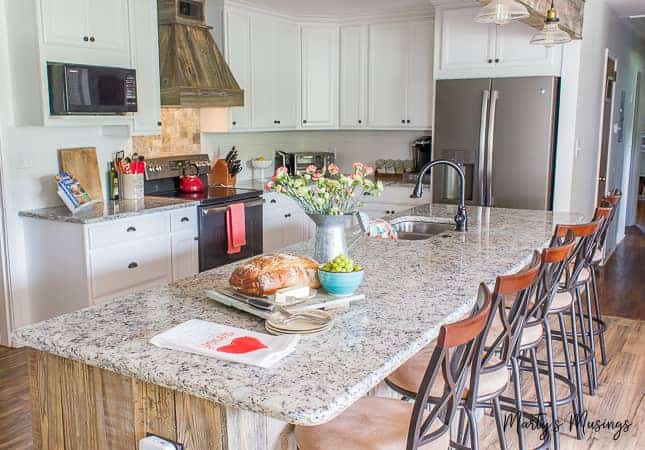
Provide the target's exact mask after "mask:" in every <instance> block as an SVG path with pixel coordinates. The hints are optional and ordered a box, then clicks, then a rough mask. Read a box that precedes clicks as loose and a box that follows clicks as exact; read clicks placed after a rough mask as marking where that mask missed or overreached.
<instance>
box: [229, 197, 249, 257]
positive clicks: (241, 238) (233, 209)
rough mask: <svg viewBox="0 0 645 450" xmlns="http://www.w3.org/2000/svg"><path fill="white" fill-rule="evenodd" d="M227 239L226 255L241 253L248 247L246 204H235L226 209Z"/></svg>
mask: <svg viewBox="0 0 645 450" xmlns="http://www.w3.org/2000/svg"><path fill="white" fill-rule="evenodd" d="M226 237H227V239H228V248H227V250H226V253H228V254H229V255H233V254H235V253H240V252H241V251H242V247H244V246H245V245H246V217H245V215H244V203H234V204H232V205H230V206H229V207H228V208H226Z"/></svg>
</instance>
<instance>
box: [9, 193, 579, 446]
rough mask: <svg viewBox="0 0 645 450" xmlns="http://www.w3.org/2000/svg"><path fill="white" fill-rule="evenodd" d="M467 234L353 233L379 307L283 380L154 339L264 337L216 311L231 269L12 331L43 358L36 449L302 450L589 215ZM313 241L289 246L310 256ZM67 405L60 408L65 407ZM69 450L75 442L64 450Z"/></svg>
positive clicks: (36, 372)
mask: <svg viewBox="0 0 645 450" xmlns="http://www.w3.org/2000/svg"><path fill="white" fill-rule="evenodd" d="M468 212H469V217H470V222H469V225H470V228H469V231H468V232H466V233H457V232H454V231H449V232H445V233H442V234H440V235H437V236H433V237H431V238H429V239H427V240H422V241H385V240H379V239H367V238H365V237H363V236H362V235H358V234H353V235H352V236H350V238H349V240H350V256H351V257H352V258H353V259H355V260H356V261H357V262H358V263H360V264H361V265H362V266H363V267H364V268H365V281H364V284H363V286H362V288H361V291H362V292H363V293H365V294H366V296H367V299H366V300H365V301H364V302H362V303H358V304H355V305H354V306H352V308H351V309H350V310H348V311H346V312H343V313H340V314H338V315H337V317H336V320H335V324H334V327H333V328H332V329H331V330H329V331H327V332H325V333H321V334H318V335H312V336H303V337H302V339H301V340H300V342H299V344H298V347H297V349H296V351H295V353H293V354H292V355H290V356H289V357H287V358H286V359H284V360H283V361H281V362H280V363H278V364H277V365H276V366H275V367H273V368H271V369H268V370H267V369H261V368H257V367H251V366H244V365H239V364H233V363H227V362H223V361H219V360H216V359H209V358H206V357H202V356H198V355H193V354H187V353H180V352H176V351H170V350H164V349H161V348H157V347H155V346H153V345H151V344H150V343H149V342H148V341H149V339H150V338H151V337H152V336H154V335H156V334H158V333H160V332H162V331H164V330H167V329H169V328H171V327H173V326H175V325H177V324H179V323H182V322H185V321H187V320H190V319H195V318H199V319H204V320H209V321H212V322H216V323H220V324H224V325H230V326H236V327H240V328H245V329H249V330H255V331H262V330H263V324H262V323H261V322H260V321H259V320H258V319H255V318H253V317H251V316H248V315H246V314H243V313H240V312H237V311H235V310H231V309H228V308H225V307H223V306H220V305H218V304H215V303H214V302H212V301H210V300H209V299H208V298H207V297H206V295H205V290H207V289H212V288H221V287H225V286H226V285H227V284H228V277H229V275H230V273H231V271H232V270H233V266H225V267H221V268H218V269H215V270H212V271H209V272H205V273H202V274H200V275H197V276H195V277H192V278H188V279H184V280H181V281H179V282H176V283H173V284H170V285H166V286H163V287H160V288H154V289H150V290H143V291H139V292H136V293H134V294H131V295H128V296H125V297H123V298H119V299H116V300H113V301H110V302H108V303H105V304H101V305H97V306H94V307H91V308H87V309H84V310H82V311H78V312H76V313H72V314H67V315H64V316H60V317H57V318H54V319H51V320H48V321H45V322H42V323H39V324H36V325H33V326H29V327H26V328H22V329H20V330H17V331H16V332H15V333H14V334H13V342H14V345H16V346H27V347H31V348H33V349H34V350H35V351H33V352H32V356H31V369H30V373H31V384H32V392H33V408H34V425H35V436H36V448H53V447H56V448H64V449H72V448H83V449H86V450H87V449H91V448H109V449H121V448H124V449H125V448H129V449H132V448H133V447H134V443H135V442H136V441H137V440H138V439H140V438H141V437H143V436H144V435H145V433H147V432H151V433H154V434H157V435H161V436H162V437H166V438H170V439H172V440H177V441H179V442H181V443H183V444H186V449H187V450H197V449H204V450H205V449H220V448H221V449H229V450H238V449H258V450H260V449H263V450H266V449H278V448H295V447H294V446H293V445H294V444H293V442H291V441H290V439H289V436H288V434H289V425H288V424H302V425H315V424H320V423H324V422H326V421H329V420H331V419H332V418H334V417H335V416H337V415H338V414H340V413H341V412H342V411H343V410H345V409H346V408H347V407H349V406H350V405H351V404H352V403H353V402H355V401H356V400H357V399H359V398H360V397H361V396H364V395H366V394H367V393H369V392H370V391H371V390H373V389H374V388H375V387H376V386H377V385H378V384H379V383H380V382H381V381H382V380H383V379H384V378H385V377H386V376H387V375H388V374H390V373H391V372H392V371H393V370H395V369H396V368H398V367H399V366H400V365H401V364H402V363H403V362H405V361H406V360H407V359H408V358H410V357H411V356H412V355H414V354H415V353H416V352H417V351H418V350H420V349H421V348H423V347H424V346H426V345H427V344H428V343H430V342H431V341H432V340H433V339H435V338H436V336H437V334H438V331H439V328H440V326H441V325H442V324H444V323H447V322H452V321H455V320H458V319H460V318H462V317H463V316H465V315H466V314H467V313H468V312H469V310H470V309H471V308H472V305H473V304H474V302H475V297H476V294H477V287H478V285H479V283H480V282H481V281H484V282H487V283H493V282H494V279H495V277H496V276H497V275H498V274H503V273H509V272H512V271H515V270H518V269H519V268H521V267H522V266H523V265H524V264H526V263H527V262H528V261H529V260H530V257H531V254H532V251H533V250H534V249H536V248H540V247H542V246H544V245H545V244H546V243H547V242H548V240H549V238H550V236H551V233H552V231H553V228H554V226H555V224H556V223H571V222H578V221H579V220H580V219H582V218H581V217H580V216H578V215H570V214H552V213H549V212H543V211H521V210H508V209H496V208H479V207H473V208H469V211H468ZM454 213H455V208H454V207H452V206H443V205H424V206H420V207H416V208H414V209H411V210H408V211H405V212H403V213H402V214H400V216H418V217H424V218H428V217H430V218H433V220H434V219H436V220H438V221H443V222H449V221H450V220H451V218H452V216H453V215H454ZM312 247H313V245H312V243H311V242H308V243H303V244H300V245H296V246H293V247H290V248H288V249H286V250H285V251H286V252H288V253H292V254H303V255H307V254H312V253H313V251H312V250H313V248H312ZM61 399H62V400H61ZM58 442H60V443H62V442H64V445H61V444H58V445H56V443H58Z"/></svg>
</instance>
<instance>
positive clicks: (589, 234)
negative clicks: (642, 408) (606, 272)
mask: <svg viewBox="0 0 645 450" xmlns="http://www.w3.org/2000/svg"><path fill="white" fill-rule="evenodd" d="M602 223H603V219H600V220H595V221H593V222H589V223H584V224H573V225H564V224H560V225H557V226H556V229H555V233H554V236H553V239H552V240H551V246H556V245H559V244H562V242H563V240H564V239H566V236H567V234H568V233H569V232H572V233H573V235H574V236H575V238H576V246H575V248H574V250H573V253H572V255H571V256H570V261H569V264H568V265H567V266H566V268H565V271H564V274H563V276H562V278H561V284H560V287H559V288H558V292H557V295H556V299H555V301H554V305H555V306H556V307H557V309H558V310H562V311H563V313H564V314H567V315H570V317H571V330H568V329H566V327H564V323H563V321H562V322H560V330H554V331H553V338H554V339H556V340H562V341H563V346H564V345H566V344H567V343H572V344H573V352H574V361H573V362H571V361H569V362H567V361H565V362H564V363H562V362H554V366H555V367H563V366H565V367H568V366H570V365H571V364H572V365H573V366H574V368H575V371H576V384H577V389H578V403H579V405H582V404H583V401H584V400H583V396H582V390H583V387H582V382H581V380H580V379H578V372H579V370H580V366H581V365H582V364H584V365H585V368H586V372H587V384H588V387H589V394H590V395H594V394H595V392H596V389H597V379H598V378H597V367H596V355H595V343H594V339H593V335H592V334H590V333H588V332H587V328H586V327H587V324H586V323H585V320H586V318H587V316H588V315H586V314H585V312H584V308H583V304H582V292H584V293H585V295H586V299H587V306H588V308H591V297H590V291H591V289H590V280H591V269H590V268H589V261H590V260H591V258H592V257H593V254H594V251H595V248H596V243H597V239H598V233H599V231H600V228H601V226H602ZM569 298H570V299H571V302H572V303H573V306H572V307H571V308H569V305H567V303H568V301H569ZM576 320H578V321H579V322H580V330H579V331H578V327H577V324H576ZM588 322H589V324H590V325H591V320H589V321H588ZM590 331H591V332H593V329H592V328H590ZM578 338H581V341H579V340H578ZM580 348H582V349H583V351H584V358H580V355H579V350H580ZM565 357H566V353H565ZM581 409H582V410H584V408H581Z"/></svg>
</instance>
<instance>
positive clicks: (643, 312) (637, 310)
mask: <svg viewBox="0 0 645 450" xmlns="http://www.w3.org/2000/svg"><path fill="white" fill-rule="evenodd" d="M644 267H645V200H641V201H639V202H638V223H637V225H636V226H633V227H628V228H627V229H626V236H625V239H624V240H623V242H621V244H620V245H619V246H618V247H617V248H616V250H615V251H614V254H613V255H612V256H611V258H610V259H609V261H608V262H607V264H605V265H604V266H603V267H601V268H600V270H599V271H598V291H599V297H600V303H601V310H602V313H603V314H604V315H606V316H616V317H625V318H628V319H637V320H645V279H644V274H645V270H644Z"/></svg>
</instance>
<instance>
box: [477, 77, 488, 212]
mask: <svg viewBox="0 0 645 450" xmlns="http://www.w3.org/2000/svg"><path fill="white" fill-rule="evenodd" d="M489 100H490V91H489V90H488V89H486V90H484V91H482V112H481V120H480V123H479V152H478V161H477V179H478V180H479V183H478V188H479V204H480V205H486V198H485V197H484V195H485V192H484V182H485V181H484V180H485V178H484V165H485V164H486V160H485V155H486V122H487V121H488V104H489Z"/></svg>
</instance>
